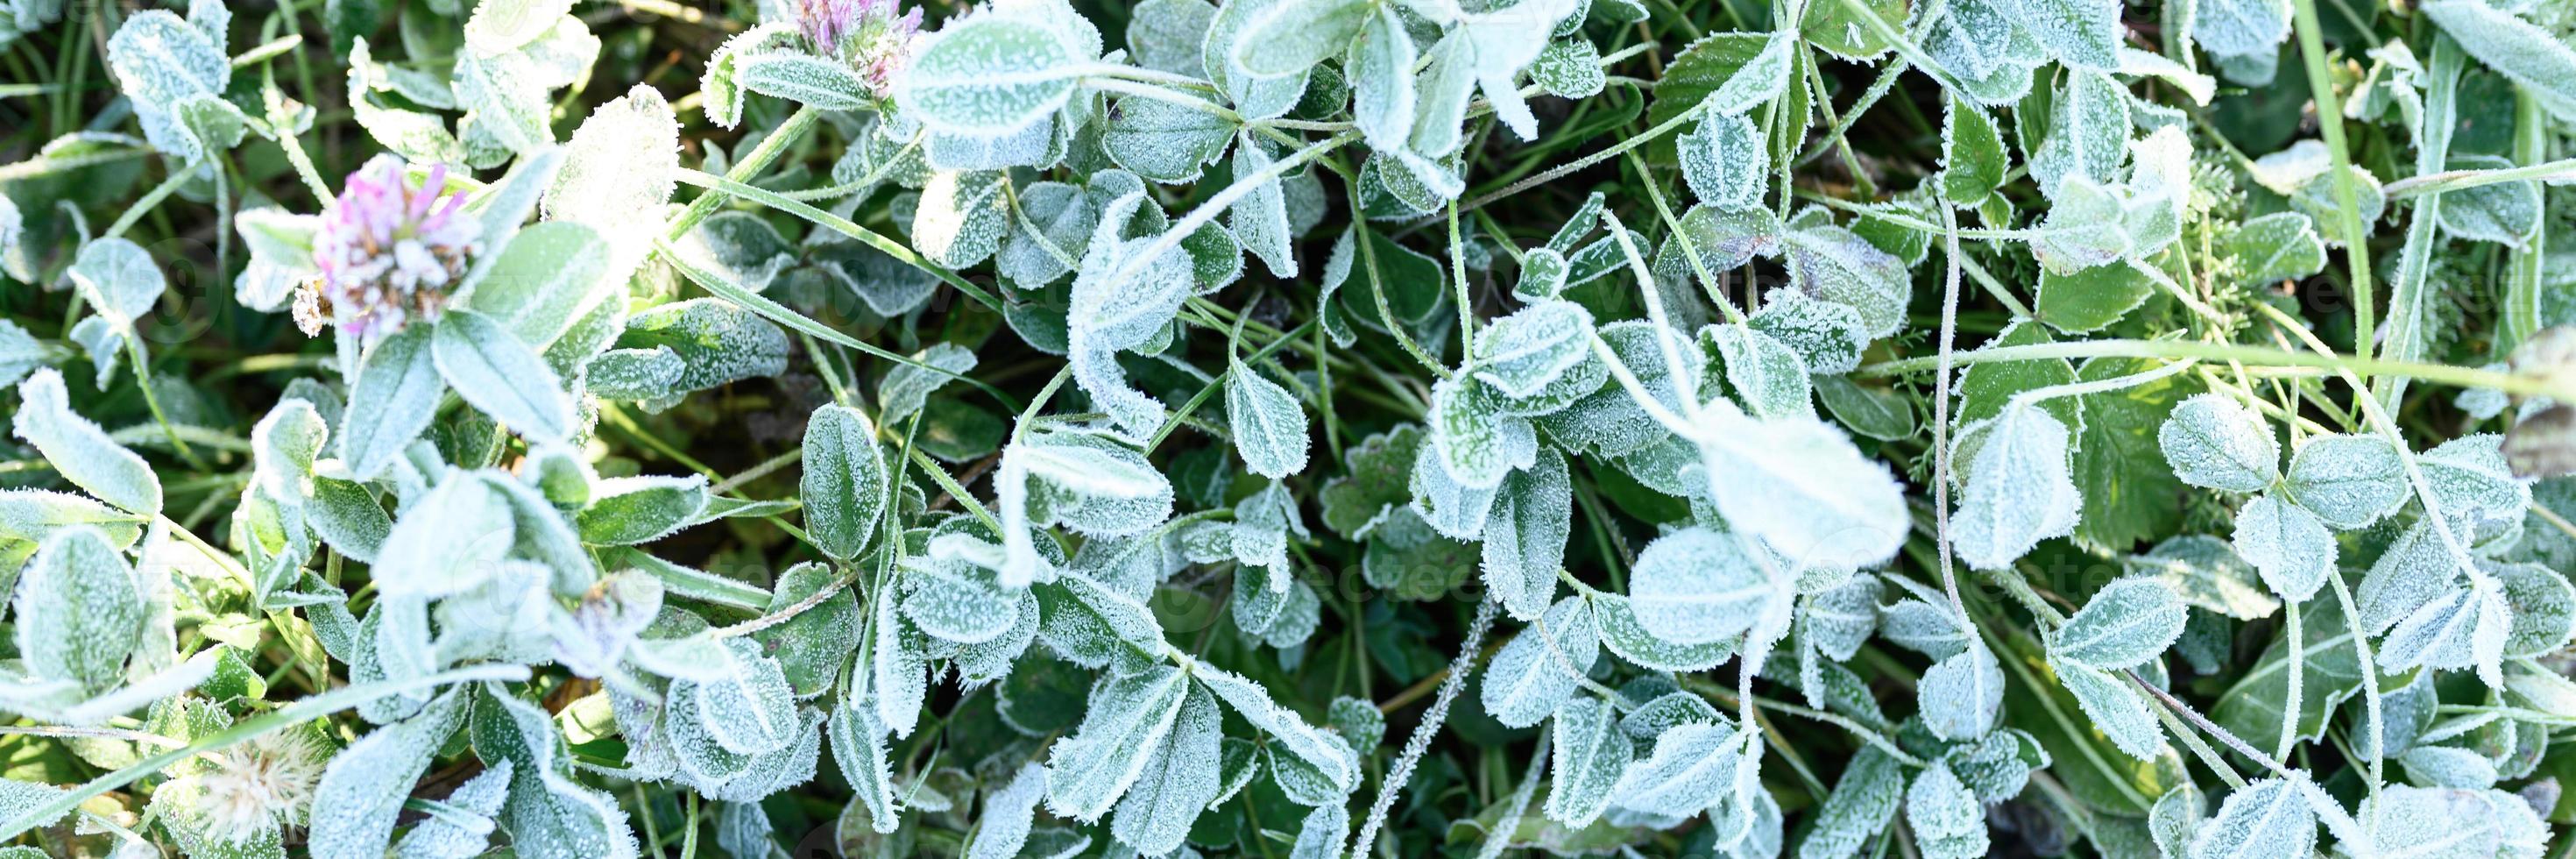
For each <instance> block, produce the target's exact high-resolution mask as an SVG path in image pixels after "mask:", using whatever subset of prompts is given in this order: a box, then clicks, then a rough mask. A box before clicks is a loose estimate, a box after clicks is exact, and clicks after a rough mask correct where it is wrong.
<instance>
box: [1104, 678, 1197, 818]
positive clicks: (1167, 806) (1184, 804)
mask: <svg viewBox="0 0 2576 859" xmlns="http://www.w3.org/2000/svg"><path fill="white" fill-rule="evenodd" d="M1222 728H1223V714H1222V713H1220V712H1219V711H1218V710H1217V702H1216V696H1215V695H1214V694H1212V693H1210V692H1208V690H1207V689H1206V688H1204V687H1201V686H1197V685H1193V686H1191V687H1190V692H1189V697H1188V698H1187V699H1185V700H1183V701H1182V702H1181V713H1180V716H1179V717H1178V718H1177V719H1175V720H1174V721H1173V723H1172V732H1171V736H1170V737H1169V738H1168V739H1166V740H1165V741H1164V742H1163V743H1162V744H1161V745H1159V746H1156V747H1155V748H1154V751H1153V754H1152V756H1151V758H1150V759H1149V760H1147V761H1146V763H1145V775H1144V777H1143V778H1141V779H1139V780H1138V781H1137V782H1136V786H1135V787H1134V788H1133V789H1130V790H1129V791H1128V792H1127V796H1126V798H1124V799H1121V800H1119V802H1118V809H1117V812H1116V814H1115V816H1113V817H1112V818H1111V820H1110V832H1111V834H1112V835H1114V836H1115V837H1116V838H1117V839H1118V842H1119V843H1121V844H1125V845H1127V846H1129V847H1133V848H1136V852H1137V853H1139V854H1140V855H1161V854H1169V853H1171V852H1172V851H1174V850H1177V849H1180V847H1181V843H1182V841H1183V840H1185V839H1186V838H1187V837H1188V836H1189V830H1190V824H1191V823H1192V822H1193V821H1196V820H1197V819H1198V817H1199V813H1200V812H1201V811H1202V810H1204V809H1206V808H1207V806H1208V805H1209V804H1210V803H1211V802H1212V801H1214V800H1215V799H1216V796H1217V793H1218V792H1219V789H1220V788H1221V787H1222V785H1220V784H1219V783H1218V776H1219V775H1220V773H1219V771H1218V764H1219V762H1220V761H1222V760H1223V738H1224V732H1223V730H1222Z"/></svg>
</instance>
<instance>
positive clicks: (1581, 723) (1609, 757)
mask: <svg viewBox="0 0 2576 859" xmlns="http://www.w3.org/2000/svg"><path fill="white" fill-rule="evenodd" d="M1554 718H1555V721H1554V722H1553V723H1552V724H1551V725H1550V726H1549V729H1550V730H1552V731H1554V732H1555V737H1554V740H1555V743H1554V745H1553V746H1551V747H1550V749H1549V754H1551V755H1553V757H1552V758H1550V763H1551V764H1552V765H1551V767H1550V769H1553V770H1554V771H1555V773H1556V777H1555V779H1554V780H1553V781H1551V782H1550V783H1549V787H1548V795H1547V804H1546V806H1545V807H1544V808H1545V813H1546V814H1547V816H1548V819H1550V820H1554V821H1557V822H1559V823H1563V824H1565V825H1567V826H1578V827H1579V826H1588V825H1591V823H1592V821H1593V820H1596V819H1598V818H1599V817H1600V816H1601V812H1602V810H1603V809H1605V808H1607V807H1608V806H1609V804H1610V799H1611V789H1612V788H1614V787H1616V786H1617V784H1618V781H1619V777H1620V776H1621V775H1622V774H1624V773H1625V772H1626V770H1627V769H1628V762H1629V761H1630V760H1631V759H1632V758H1633V756H1634V754H1635V752H1634V749H1633V745H1632V743H1631V742H1630V741H1629V739H1628V738H1627V737H1625V736H1623V735H1621V733H1620V731H1619V713H1618V711H1617V710H1615V709H1613V708H1612V707H1611V706H1610V703H1609V702H1607V701H1604V700H1601V699H1600V698H1596V697H1593V696H1590V695H1579V696H1576V697H1574V698H1571V699H1568V700H1567V701H1566V702H1565V703H1564V704H1563V705H1561V706H1559V707H1558V708H1557V710H1556V715H1555V717H1554Z"/></svg>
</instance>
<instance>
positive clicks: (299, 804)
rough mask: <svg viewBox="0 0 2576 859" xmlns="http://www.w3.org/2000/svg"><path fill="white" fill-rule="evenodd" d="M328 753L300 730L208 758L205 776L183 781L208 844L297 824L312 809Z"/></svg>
mask: <svg viewBox="0 0 2576 859" xmlns="http://www.w3.org/2000/svg"><path fill="white" fill-rule="evenodd" d="M328 755H329V752H328V750H327V749H325V748H324V747H323V744H322V743H321V741H319V740H317V739H315V738H314V736H313V735H312V734H310V733H308V732H305V731H299V730H285V731H274V732H271V733H267V734H263V735H260V736H259V737H257V738H255V739H252V740H251V741H249V742H246V743H240V744H237V745H233V746H230V747H227V748H225V749H223V750H222V751H218V752H215V753H213V754H212V755H210V756H209V757H208V758H207V764H208V767H207V769H206V770H205V771H204V772H201V773H198V774H196V775H194V776H190V777H188V778H187V779H186V780H185V783H186V784H187V786H188V789H189V790H191V791H192V792H193V794H194V795H193V796H191V797H190V799H191V802H190V803H189V804H190V805H191V806H192V807H193V808H194V809H195V811H196V818H197V823H198V824H199V825H200V826H201V827H203V831H204V833H205V836H206V837H207V838H209V839H212V840H216V841H221V842H225V843H238V842H242V841H246V840H249V839H251V838H253V837H256V836H257V835H258V834H259V833H260V831H261V830H262V829H265V828H266V827H267V826H268V825H269V824H271V823H275V824H277V825H279V826H296V825H302V824H303V823H304V820H305V816H306V814H307V813H308V812H310V811H311V809H312V807H313V787H314V785H316V784H318V783H319V782H321V780H322V768H323V765H324V764H326V763H328V762H329V761H328Z"/></svg>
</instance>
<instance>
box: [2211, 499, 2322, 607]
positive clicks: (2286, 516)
mask: <svg viewBox="0 0 2576 859" xmlns="http://www.w3.org/2000/svg"><path fill="white" fill-rule="evenodd" d="M2235 542H2236V553H2237V554H2238V555H2241V556H2243V557H2244V558H2245V560H2246V561H2247V562H2249V563H2252V564H2253V565H2254V568H2255V569H2256V570H2259V571H2261V573H2262V576H2263V584H2264V585H2265V586H2267V587H2270V588H2271V589H2272V592H2273V593H2276V594H2279V595H2281V597H2282V598H2283V599H2287V600H2290V601H2292V602H2306V601H2307V600H2308V598H2309V597H2312V596H2315V595H2316V592H2317V589H2318V588H2320V587H2323V586H2325V583H2326V577H2327V576H2330V575H2333V574H2334V569H2335V555H2336V547H2335V541H2334V533H2333V532H2332V531H2328V530H2327V529H2326V523H2325V521H2324V520H2322V519H2319V518H2318V517H2317V514H2315V513H2312V512H2309V511H2308V509H2307V508H2305V507H2301V506H2299V505H2296V504H2291V503H2288V502H2284V501H2282V500H2280V499H2278V498H2274V497H2272V496H2270V495H2258V496H2255V497H2254V500H2252V501H2248V502H2245V506H2244V507H2243V508H2242V509H2239V510H2237V511H2236V538H2235Z"/></svg>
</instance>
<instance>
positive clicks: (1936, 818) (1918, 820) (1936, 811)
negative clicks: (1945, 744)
mask: <svg viewBox="0 0 2576 859" xmlns="http://www.w3.org/2000/svg"><path fill="white" fill-rule="evenodd" d="M1982 811H1983V809H1982V808H1980V807H1979V805H1978V803H1977V795H1976V794H1975V793H1973V792H1970V791H1969V790H1968V786H1967V785H1965V784H1962V783H1960V781H1959V776H1958V775H1957V774H1955V773H1952V772H1951V771H1950V767H1949V765H1947V764H1943V763H1934V764H1933V765H1932V766H1931V767H1930V768H1928V769H1925V770H1924V771H1923V773H1922V774H1921V775H1918V776H1915V777H1914V786H1913V787H1911V788H1908V789H1907V790H1906V791H1905V823H1906V825H1908V826H1911V827H1913V828H1914V832H1915V837H1916V838H1918V839H1920V841H1919V842H1918V844H1919V846H1920V847H1921V848H1922V850H1923V855H1925V856H1930V857H1939V859H1970V857H1975V856H1983V855H1985V853H1986V826H1985V818H1984V815H1983V814H1982Z"/></svg>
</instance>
